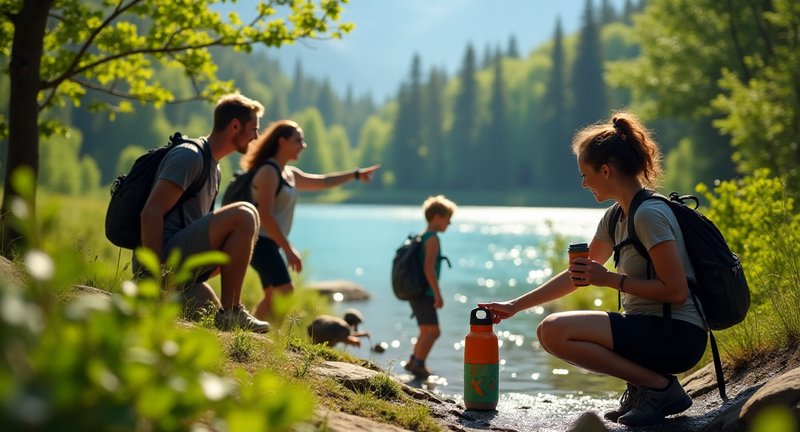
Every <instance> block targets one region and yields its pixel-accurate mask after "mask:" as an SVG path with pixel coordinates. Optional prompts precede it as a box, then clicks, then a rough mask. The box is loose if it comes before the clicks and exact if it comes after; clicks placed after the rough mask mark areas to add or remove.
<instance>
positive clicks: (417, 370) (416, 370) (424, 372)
mask: <svg viewBox="0 0 800 432" xmlns="http://www.w3.org/2000/svg"><path fill="white" fill-rule="evenodd" d="M403 369H405V370H407V371H409V372H411V373H412V374H414V376H415V377H417V378H419V379H427V378H428V377H429V376H431V371H430V370H428V368H426V367H425V364H424V363H421V362H419V361H414V360H409V361H408V362H406V365H405V366H403Z"/></svg>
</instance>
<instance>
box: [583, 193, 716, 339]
mask: <svg viewBox="0 0 800 432" xmlns="http://www.w3.org/2000/svg"><path fill="white" fill-rule="evenodd" d="M612 209H613V206H612V207H610V208H609V209H608V210H606V212H605V214H604V215H603V218H602V219H601V220H600V224H599V225H598V227H597V232H596V233H595V238H596V239H598V240H600V241H603V242H606V243H611V244H618V243H620V242H622V241H623V240H625V239H627V238H628V221H627V219H622V220H620V221H618V222H617V226H616V232H615V233H614V239H611V238H610V237H609V234H608V228H609V225H610V221H611V214H612ZM633 224H634V226H635V227H636V234H637V235H638V236H639V240H640V241H641V242H642V244H643V245H644V247H645V249H647V250H648V251H649V250H650V249H651V248H652V247H653V246H655V245H657V244H659V243H661V242H664V241H668V240H673V241H675V243H676V244H677V246H678V254H679V255H680V257H681V262H682V264H683V270H684V271H685V272H686V276H687V277H689V278H690V279H692V280H694V278H695V277H694V268H693V267H692V263H691V261H690V260H689V255H688V253H687V252H686V245H685V243H684V241H683V234H682V233H681V230H680V225H678V221H677V220H676V219H675V215H674V214H673V213H672V210H671V209H670V208H669V205H667V204H666V203H664V202H661V201H659V200H655V199H653V200H647V201H645V202H643V203H642V205H641V206H640V207H639V209H638V210H636V214H635V215H634V220H633ZM618 271H619V272H620V273H622V274H626V275H628V276H630V277H633V278H636V279H647V260H646V259H645V258H644V257H642V256H641V255H639V253H638V252H637V251H636V248H635V247H633V245H630V246H626V247H623V248H622V250H621V251H620V257H619V268H618ZM653 271H655V270H653ZM656 276H657V275H653V278H655V277H656ZM622 307H623V309H624V310H625V313H630V314H641V315H655V316H662V315H663V303H660V302H657V301H653V300H648V299H644V298H641V297H637V296H635V295H632V294H629V293H623V294H622ZM671 313H672V317H673V318H676V319H679V320H683V321H687V322H690V323H692V324H695V325H697V326H699V327H701V328H705V324H704V323H703V320H702V319H701V318H700V314H699V313H698V312H697V308H696V307H695V304H694V301H693V300H692V296H691V294H690V295H689V297H688V298H687V299H686V302H684V303H683V304H682V305H674V304H673V305H672V312H671Z"/></svg>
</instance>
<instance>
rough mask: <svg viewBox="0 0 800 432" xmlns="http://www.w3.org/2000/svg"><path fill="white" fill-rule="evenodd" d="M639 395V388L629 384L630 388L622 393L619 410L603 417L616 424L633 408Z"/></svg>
mask: <svg viewBox="0 0 800 432" xmlns="http://www.w3.org/2000/svg"><path fill="white" fill-rule="evenodd" d="M638 395H639V387H636V386H635V385H633V384H631V383H628V388H626V389H625V391H624V392H623V393H622V396H620V398H619V408H617V409H615V410H612V411H609V412H607V413H605V414H603V417H605V418H606V420H610V421H612V422H616V421H617V419H619V418H620V417H621V416H623V415H624V414H626V413H627V412H628V411H630V410H631V408H633V404H634V400H636V397H638Z"/></svg>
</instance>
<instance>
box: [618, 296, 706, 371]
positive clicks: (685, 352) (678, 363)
mask: <svg viewBox="0 0 800 432" xmlns="http://www.w3.org/2000/svg"><path fill="white" fill-rule="evenodd" d="M608 318H609V320H610V321H611V335H612V337H613V340H614V352H615V353H617V354H619V355H621V356H622V357H625V358H626V359H628V360H630V361H632V362H634V363H636V364H638V365H640V366H644V367H646V368H647V369H650V370H652V371H654V372H657V373H660V374H663V375H672V374H677V373H681V372H686V371H687V370H689V369H691V368H692V367H694V365H696V364H697V362H698V361H700V359H701V358H702V357H703V353H704V352H705V350H706V342H707V339H708V335H707V333H706V331H705V330H704V329H702V328H700V327H698V326H696V325H694V324H691V323H688V322H686V321H681V320H679V319H675V318H672V319H671V322H670V323H669V325H670V326H671V332H670V334H669V335H665V331H664V329H665V326H664V318H662V317H660V316H651V315H637V314H621V313H616V312H608Z"/></svg>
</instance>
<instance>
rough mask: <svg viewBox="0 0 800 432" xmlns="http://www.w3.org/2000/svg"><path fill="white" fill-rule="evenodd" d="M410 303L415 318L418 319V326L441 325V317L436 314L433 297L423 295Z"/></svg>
mask: <svg viewBox="0 0 800 432" xmlns="http://www.w3.org/2000/svg"><path fill="white" fill-rule="evenodd" d="M408 302H409V303H410V304H411V310H412V311H413V312H414V316H415V317H417V324H419V325H439V316H438V314H437V313H436V308H435V307H433V297H431V296H428V295H424V294H423V295H421V296H420V297H419V298H416V299H414V300H409V301H408Z"/></svg>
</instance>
